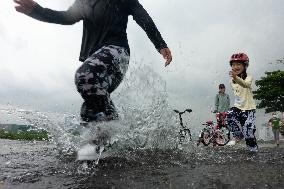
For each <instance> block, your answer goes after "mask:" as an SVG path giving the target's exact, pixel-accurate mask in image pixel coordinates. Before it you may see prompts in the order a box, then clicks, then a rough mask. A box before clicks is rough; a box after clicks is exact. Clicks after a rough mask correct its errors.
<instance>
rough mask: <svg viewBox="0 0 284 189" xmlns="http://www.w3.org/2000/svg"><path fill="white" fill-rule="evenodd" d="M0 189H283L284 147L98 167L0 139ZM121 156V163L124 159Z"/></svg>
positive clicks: (132, 158)
mask: <svg viewBox="0 0 284 189" xmlns="http://www.w3.org/2000/svg"><path fill="white" fill-rule="evenodd" d="M0 144H1V152H0V170H1V172H0V188H1V189H2V188H3V189H4V188H5V189H8V188H11V189H22V188H25V189H39V188H41V189H44V188H58V189H59V188H60V189H65V188H66V189H76V188H78V189H81V188H118V189H121V188H122V189H124V188H135V189H136V188H141V189H142V188H147V189H150V188H161V189H165V188H177V189H182V188H257V189H258V188H273V189H274V188H279V189H280V188H284V177H283V176H284V148H283V146H284V144H282V146H280V148H277V147H275V146H274V145H272V144H269V143H262V144H260V149H259V152H258V153H257V154H250V153H248V152H247V150H246V149H245V147H244V146H243V144H240V145H237V146H235V147H220V148H212V147H206V148H204V147H198V148H193V149H192V151H191V152H182V151H178V150H167V151H161V150H156V149H151V150H149V149H148V150H128V151H127V153H126V154H125V156H124V157H110V158H106V159H104V160H101V161H100V163H99V165H95V164H94V163H92V162H88V164H87V163H86V164H83V163H79V162H75V157H74V156H72V155H71V156H64V155H60V153H59V152H58V151H57V150H56V147H55V146H54V145H52V144H49V143H47V142H23V141H9V140H0ZM125 157H126V158H125Z"/></svg>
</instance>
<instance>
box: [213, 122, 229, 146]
mask: <svg viewBox="0 0 284 189" xmlns="http://www.w3.org/2000/svg"><path fill="white" fill-rule="evenodd" d="M214 138H215V142H216V144H217V145H218V146H225V145H226V144H227V143H228V142H229V141H230V130H229V129H228V128H227V127H222V128H220V129H218V130H216V131H215V137H214Z"/></svg>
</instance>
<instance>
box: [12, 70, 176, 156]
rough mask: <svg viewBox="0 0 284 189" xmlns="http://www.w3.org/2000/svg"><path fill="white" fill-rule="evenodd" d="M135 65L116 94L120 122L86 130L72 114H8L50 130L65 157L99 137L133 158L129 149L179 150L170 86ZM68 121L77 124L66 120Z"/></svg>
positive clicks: (158, 77)
mask: <svg viewBox="0 0 284 189" xmlns="http://www.w3.org/2000/svg"><path fill="white" fill-rule="evenodd" d="M133 65H134V66H132V67H130V70H129V72H128V73H127V75H126V77H125V79H124V81H123V82H122V84H121V86H120V87H119V88H118V89H117V91H116V92H115V93H114V94H112V98H113V100H114V102H115V103H116V106H117V108H118V111H119V115H120V120H118V121H112V122H107V123H106V122H101V123H90V124H89V127H87V128H82V127H79V125H78V123H79V121H78V120H79V118H78V115H73V114H71V113H64V114H63V115H62V114H60V113H54V112H45V113H43V112H39V111H29V110H23V109H18V108H10V109H9V110H7V111H9V112H10V113H12V114H15V113H16V112H17V114H20V116H19V117H20V119H22V120H25V121H27V122H28V123H29V124H31V125H33V126H34V127H36V128H38V129H45V130H46V131H48V132H49V134H50V138H51V142H54V143H55V144H56V146H57V149H58V150H59V152H60V153H61V154H63V155H74V153H75V152H76V151H77V150H78V149H79V148H80V145H81V144H82V143H84V142H86V141H89V140H93V139H94V138H95V139H98V138H99V137H101V138H104V139H103V142H102V143H103V144H104V145H110V146H112V148H111V152H112V155H114V154H115V155H118V156H122V157H126V156H131V155H130V154H129V153H127V150H129V149H132V150H133V149H139V150H141V149H145V150H147V149H159V150H168V149H176V148H177V145H178V131H179V124H178V122H177V117H176V115H175V114H174V113H173V111H172V109H171V107H170V106H169V104H168V96H167V92H166V83H165V82H164V81H163V79H162V78H161V77H160V76H159V75H158V74H156V73H155V72H154V71H153V70H152V69H151V68H149V67H147V66H144V65H141V64H140V65H139V64H133ZM66 118H72V119H71V120H73V121H66ZM70 124H72V125H73V126H70ZM74 125H75V127H74ZM76 125H77V126H78V127H77V126H76ZM74 131H78V132H79V133H80V135H78V133H76V134H74ZM102 136H106V137H102Z"/></svg>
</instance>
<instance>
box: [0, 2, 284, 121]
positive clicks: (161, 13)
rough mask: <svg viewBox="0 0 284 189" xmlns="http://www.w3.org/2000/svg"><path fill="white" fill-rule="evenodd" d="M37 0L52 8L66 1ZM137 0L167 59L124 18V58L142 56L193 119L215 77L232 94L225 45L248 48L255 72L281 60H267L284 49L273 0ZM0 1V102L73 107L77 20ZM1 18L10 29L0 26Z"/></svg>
mask: <svg viewBox="0 0 284 189" xmlns="http://www.w3.org/2000/svg"><path fill="white" fill-rule="evenodd" d="M39 2H40V3H43V5H44V6H48V7H50V8H56V9H57V10H60V9H62V10H64V9H66V8H67V7H68V6H69V5H71V3H72V1H71V0H70V1H68V0H65V1H60V2H59V1H51V2H49V1H48V2H47V1H43V0H41V1H39ZM141 3H142V4H143V5H144V7H145V8H146V9H147V10H148V12H149V13H150V15H151V16H152V17H153V19H154V20H155V22H156V23H157V26H158V28H159V29H160V31H161V33H162V34H163V36H164V38H165V40H166V41H167V43H168V45H169V47H170V48H171V49H172V51H173V55H174V61H173V64H172V65H171V66H170V67H169V68H167V69H165V68H164V66H163V64H164V63H163V59H162V58H161V57H160V55H159V54H158V53H157V52H156V51H155V49H154V47H153V45H152V44H151V42H150V41H149V40H148V39H147V36H146V34H145V33H144V32H143V31H142V30H141V29H140V28H139V26H137V24H136V23H135V22H133V21H132V19H130V21H129V28H128V34H129V41H130V46H131V51H132V58H131V66H133V64H135V62H138V64H146V65H148V66H150V67H151V68H153V70H155V72H157V73H158V74H159V75H161V76H162V78H163V79H164V80H165V81H166V83H167V90H168V93H169V99H170V102H169V103H170V104H171V105H172V106H173V107H177V108H185V107H187V106H191V107H192V108H193V109H195V110H196V112H199V114H200V116H201V117H202V118H200V119H205V118H206V117H208V115H207V114H208V112H209V106H211V105H213V100H214V96H215V93H216V92H217V85H218V84H219V83H225V84H226V85H227V91H228V93H230V94H231V98H232V99H233V96H232V93H231V91H230V87H229V82H228V81H229V76H228V72H229V69H230V67H229V65H228V58H229V57H230V55H231V54H232V53H235V52H240V51H243V52H247V53H248V54H249V56H250V59H251V66H250V68H249V72H250V73H252V74H253V76H254V77H255V79H258V78H260V77H261V76H262V75H264V72H265V71H266V70H273V69H276V68H279V69H283V67H282V65H277V66H276V65H271V64H268V63H269V62H273V61H275V60H276V59H278V58H282V57H283V56H284V54H283V52H284V49H283V42H284V39H283V37H282V35H283V33H284V25H283V20H284V12H283V9H284V4H283V2H282V1H281V0H273V1H272V0H270V1H264V0H263V1H258V0H251V1H247V0H240V1H237V0H231V1H228V0H218V1H212V0H205V1H193V0H178V1H177V0H155V1H153V0H141ZM5 6H6V7H7V9H8V8H9V10H6V12H5V15H7V17H6V18H5V20H4V19H3V18H2V19H1V18H0V29H1V30H0V36H1V37H2V39H5V40H6V41H7V39H9V40H8V42H7V43H6V44H5V45H1V46H0V52H1V54H0V58H1V71H0V73H1V74H0V85H1V86H0V91H1V94H0V97H1V103H6V102H8V101H13V102H15V104H21V102H22V104H24V105H29V106H30V107H36V108H41V107H43V108H44V109H49V108H50V109H52V110H55V109H58V110H65V111H69V109H68V108H67V107H69V105H70V104H75V105H74V106H73V107H74V108H73V109H74V110H76V109H78V108H79V106H80V103H81V99H80V97H79V95H78V94H77V93H76V90H75V86H74V84H73V74H74V72H75V70H76V68H77V67H78V66H79V64H80V63H78V61H77V60H78V55H79V48H80V42H81V41H80V40H81V33H82V28H81V27H82V23H79V24H77V25H75V26H57V25H49V24H45V23H40V22H38V21H34V20H32V19H30V18H28V17H24V16H22V15H20V14H16V13H15V11H14V10H11V6H10V5H9V6H8V3H6V1H5V3H4V9H5ZM4 26H5V28H9V32H10V31H11V32H10V33H7V30H2V28H3V27H4ZM5 28H4V29H5ZM3 31H5V33H3ZM3 36H4V37H3ZM1 37H0V40H1ZM4 70H5V71H4ZM141 72H143V70H141ZM12 76H13V77H12ZM145 77H147V74H146V73H145ZM63 94H64V95H63ZM23 102H25V103H23ZM66 104H68V105H66Z"/></svg>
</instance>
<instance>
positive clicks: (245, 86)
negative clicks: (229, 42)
mask: <svg viewBox="0 0 284 189" xmlns="http://www.w3.org/2000/svg"><path fill="white" fill-rule="evenodd" d="M230 66H231V67H232V70H231V71H230V76H231V78H232V79H231V82H230V83H231V86H232V88H233V91H234V94H235V103H234V105H233V107H232V108H231V109H230V111H229V113H228V125H229V126H230V129H231V131H232V133H233V136H234V139H233V140H232V141H230V143H229V145H230V144H231V145H234V144H235V142H236V141H239V140H241V139H242V138H245V140H246V145H247V147H248V149H249V150H250V151H253V152H256V151H257V149H258V146H257V142H256V138H255V131H256V127H255V121H256V117H255V109H256V105H255V101H254V100H253V94H252V81H253V78H252V76H251V75H249V74H247V68H248V66H249V58H248V56H247V55H246V54H244V53H239V54H233V55H232V57H231V60H230Z"/></svg>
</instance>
